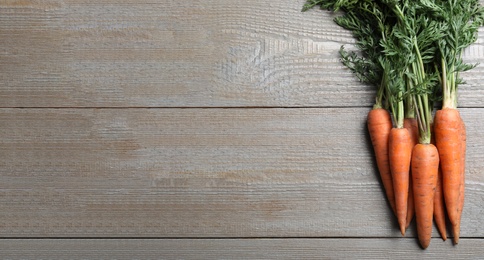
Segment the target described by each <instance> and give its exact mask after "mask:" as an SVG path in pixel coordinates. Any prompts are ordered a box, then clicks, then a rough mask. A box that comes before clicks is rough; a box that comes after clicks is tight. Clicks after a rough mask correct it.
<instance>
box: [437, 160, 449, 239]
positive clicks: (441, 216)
mask: <svg viewBox="0 0 484 260" xmlns="http://www.w3.org/2000/svg"><path fill="white" fill-rule="evenodd" d="M437 176H438V177H437V185H436V187H435V195H434V220H435V224H436V226H437V229H438V230H439V232H440V236H441V237H442V240H444V241H445V240H447V227H446V225H445V203H444V194H443V192H442V170H441V169H440V167H439V171H438V174H437Z"/></svg>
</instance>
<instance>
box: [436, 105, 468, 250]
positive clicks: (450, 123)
mask: <svg viewBox="0 0 484 260" xmlns="http://www.w3.org/2000/svg"><path fill="white" fill-rule="evenodd" d="M463 128H464V126H463V123H462V119H461V118H460V114H459V111H458V110H457V109H452V108H445V109H441V110H438V111H437V113H436V114H435V122H434V131H435V141H436V145H437V148H438V150H439V155H440V161H441V167H442V183H443V185H442V187H443V192H444V200H445V206H446V208H447V214H448V216H449V220H450V223H451V224H452V231H453V235H454V243H455V244H457V243H459V236H460V220H461V216H462V208H463V202H464V182H463V181H464V176H463V165H462V164H463V163H462V162H463V160H464V159H463V158H462V157H463V154H462V152H463V149H462V146H463V145H465V144H463V135H464V132H463ZM464 167H465V166H464Z"/></svg>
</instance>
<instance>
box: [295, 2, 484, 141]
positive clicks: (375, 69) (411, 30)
mask: <svg viewBox="0 0 484 260" xmlns="http://www.w3.org/2000/svg"><path fill="white" fill-rule="evenodd" d="M314 6H320V7H321V8H324V9H329V10H333V11H338V10H339V11H342V15H341V16H339V17H337V18H335V22H336V23H337V24H338V25H340V26H341V27H343V28H345V29H348V30H350V31H351V32H352V33H353V35H354V36H355V38H356V46H357V47H358V48H359V50H360V51H359V52H358V53H355V52H351V53H348V52H347V51H346V50H345V49H344V48H341V50H340V54H341V57H342V62H343V64H344V65H346V66H347V67H348V68H349V69H350V70H351V71H353V72H354V73H355V74H356V76H357V77H358V78H359V79H360V80H361V81H363V82H365V83H369V84H372V85H374V86H376V88H377V95H376V102H375V107H382V106H383V104H387V105H388V108H389V109H390V110H391V112H392V114H393V118H394V123H395V125H396V127H403V119H404V118H405V116H407V117H411V116H412V115H413V114H415V116H416V118H417V120H418V122H419V133H420V138H419V141H420V142H421V143H430V123H431V121H432V108H433V107H434V102H435V100H437V99H440V95H442V99H443V108H455V107H457V85H458V84H459V83H460V82H462V81H461V79H459V77H458V76H459V74H458V73H459V72H461V71H465V70H468V69H471V68H473V67H474V66H473V65H469V64H465V63H464V62H463V61H462V52H463V50H464V49H465V48H466V47H468V46H469V45H470V44H472V43H473V42H475V41H476V39H477V31H478V28H479V27H480V26H481V25H482V24H483V21H484V11H483V8H482V7H481V6H480V5H479V2H478V0H308V1H307V2H306V4H305V5H304V7H303V11H306V10H308V9H311V8H313V7H314ZM383 99H385V100H383ZM406 108H407V111H405V109H406ZM408 109H410V111H409V110H408ZM412 110H413V111H412Z"/></svg>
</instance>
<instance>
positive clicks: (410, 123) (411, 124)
mask: <svg viewBox="0 0 484 260" xmlns="http://www.w3.org/2000/svg"><path fill="white" fill-rule="evenodd" d="M409 103H410V102H409ZM408 110H409V111H410V112H413V111H412V110H413V108H412V107H411V108H410V109H408ZM412 116H413V115H412V114H411V113H410V115H409V116H408V117H406V118H405V119H404V122H403V127H405V128H407V129H408V131H409V132H410V136H411V138H412V147H414V146H415V145H416V144H418V121H417V119H416V118H414V117H412ZM414 215H415V205H414V203H413V190H412V171H411V170H410V176H409V183H408V203H407V224H406V225H405V228H406V229H407V228H408V227H409V226H410V223H411V222H412V219H413V216H414Z"/></svg>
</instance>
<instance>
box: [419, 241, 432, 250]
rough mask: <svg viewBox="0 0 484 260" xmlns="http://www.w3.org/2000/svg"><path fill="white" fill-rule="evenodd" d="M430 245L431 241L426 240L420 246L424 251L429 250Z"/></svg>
mask: <svg viewBox="0 0 484 260" xmlns="http://www.w3.org/2000/svg"><path fill="white" fill-rule="evenodd" d="M429 245H430V239H425V240H423V241H420V246H422V248H423V249H427V247H429Z"/></svg>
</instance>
